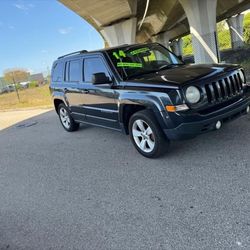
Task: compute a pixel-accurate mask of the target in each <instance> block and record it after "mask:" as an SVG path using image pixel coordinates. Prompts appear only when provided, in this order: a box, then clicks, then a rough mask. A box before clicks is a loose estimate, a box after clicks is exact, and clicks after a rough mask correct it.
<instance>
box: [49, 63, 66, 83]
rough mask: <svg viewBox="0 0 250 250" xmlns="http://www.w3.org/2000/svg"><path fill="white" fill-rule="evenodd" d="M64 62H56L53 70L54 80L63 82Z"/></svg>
mask: <svg viewBox="0 0 250 250" xmlns="http://www.w3.org/2000/svg"><path fill="white" fill-rule="evenodd" d="M63 65H64V63H63V62H58V63H55V65H54V67H53V71H52V81H53V82H62V80H63Z"/></svg>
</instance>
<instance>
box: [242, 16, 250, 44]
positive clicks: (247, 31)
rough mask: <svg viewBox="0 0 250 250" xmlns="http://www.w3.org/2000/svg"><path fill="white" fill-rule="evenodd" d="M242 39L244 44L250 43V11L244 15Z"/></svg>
mask: <svg viewBox="0 0 250 250" xmlns="http://www.w3.org/2000/svg"><path fill="white" fill-rule="evenodd" d="M243 25H244V41H245V43H246V44H250V13H247V14H246V15H245V16H244V21H243Z"/></svg>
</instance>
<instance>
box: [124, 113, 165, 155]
mask: <svg viewBox="0 0 250 250" xmlns="http://www.w3.org/2000/svg"><path fill="white" fill-rule="evenodd" d="M129 134H130V139H131V141H132V142H133V144H134V146H135V148H136V149H137V151H138V152H139V153H141V154H142V155H143V156H145V157H148V158H156V157H159V156H161V155H162V154H163V153H165V152H166V150H167V149H168V147H169V141H168V140H167V138H166V137H165V135H164V134H163V132H162V130H161V128H160V126H159V124H158V122H157V121H156V119H155V117H154V115H153V114H152V112H151V111H148V110H143V111H139V112H137V113H135V114H134V115H132V117H131V118H130V121H129Z"/></svg>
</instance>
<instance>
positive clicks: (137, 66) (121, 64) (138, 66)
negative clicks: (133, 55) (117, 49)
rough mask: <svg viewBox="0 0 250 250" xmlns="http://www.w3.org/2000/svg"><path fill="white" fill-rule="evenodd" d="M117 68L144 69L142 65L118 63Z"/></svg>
mask: <svg viewBox="0 0 250 250" xmlns="http://www.w3.org/2000/svg"><path fill="white" fill-rule="evenodd" d="M117 67H128V68H142V63H133V62H118V63H117Z"/></svg>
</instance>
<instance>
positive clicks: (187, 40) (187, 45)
mask: <svg viewBox="0 0 250 250" xmlns="http://www.w3.org/2000/svg"><path fill="white" fill-rule="evenodd" d="M182 39H183V54H184V55H192V54H193V47H192V36H191V35H187V36H184V37H182Z"/></svg>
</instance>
